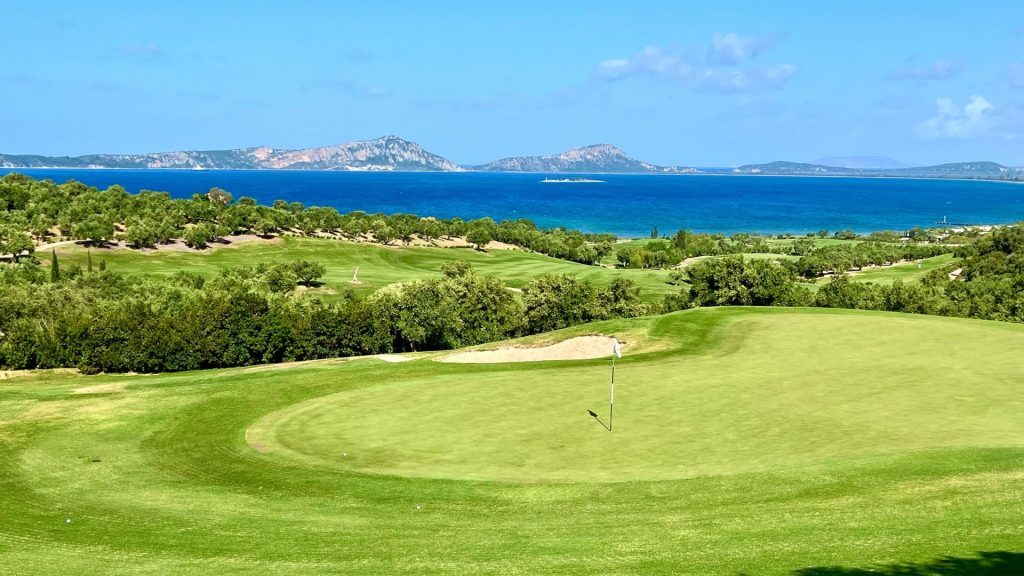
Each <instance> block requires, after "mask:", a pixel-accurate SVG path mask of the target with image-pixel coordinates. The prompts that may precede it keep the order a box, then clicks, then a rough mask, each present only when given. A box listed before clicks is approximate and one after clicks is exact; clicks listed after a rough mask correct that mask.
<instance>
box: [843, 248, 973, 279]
mask: <svg viewBox="0 0 1024 576" xmlns="http://www.w3.org/2000/svg"><path fill="white" fill-rule="evenodd" d="M955 261H956V257H955V256H953V255H952V254H941V255H939V256H933V257H931V258H923V259H921V260H916V261H914V262H903V263H900V264H894V265H892V266H885V267H881V268H867V269H865V270H863V271H861V272H857V273H856V274H854V275H852V276H850V279H851V280H855V281H857V282H874V283H876V284H892V283H893V282H895V281H896V280H900V281H902V282H904V283H910V282H920V281H921V279H922V278H924V277H925V275H927V274H928V273H929V272H931V271H932V270H935V269H937V268H942V267H943V266H947V265H949V264H952V263H953V262H955Z"/></svg>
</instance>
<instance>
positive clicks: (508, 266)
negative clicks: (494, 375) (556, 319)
mask: <svg viewBox="0 0 1024 576" xmlns="http://www.w3.org/2000/svg"><path fill="white" fill-rule="evenodd" d="M57 255H58V257H59V258H61V260H62V261H61V264H62V265H67V264H80V265H82V266H84V265H85V262H86V249H85V248H83V247H81V246H64V247H61V248H58V249H57ZM40 259H41V260H45V261H46V264H47V265H48V261H49V255H48V253H46V252H43V253H41V254H40ZM92 259H93V265H94V266H98V265H99V262H100V261H101V260H104V261H106V263H107V267H108V269H109V270H111V271H117V272H123V273H130V274H154V275H170V274H173V273H174V272H177V271H179V270H189V271H192V272H196V273H198V274H201V275H204V276H207V277H209V276H213V275H215V274H217V272H219V271H220V270H222V269H224V268H227V267H230V266H239V265H250V264H254V263H257V262H287V261H293V260H300V259H306V260H316V261H319V262H321V263H322V264H324V266H325V267H326V268H327V273H326V275H325V276H324V278H323V284H324V287H323V288H322V289H320V290H319V293H320V294H321V295H322V296H323V297H324V299H325V300H330V299H332V298H333V297H336V296H337V293H339V292H340V291H342V290H344V289H345V288H349V287H351V288H353V289H355V291H356V292H361V293H363V294H368V293H370V292H372V291H374V290H377V289H379V288H382V287H384V286H386V285H388V284H393V283H396V282H409V281H412V280H416V279H420V278H426V277H430V276H439V275H440V274H441V271H440V269H441V265H442V264H443V263H445V262H451V261H454V260H466V261H468V262H470V263H472V264H473V266H474V267H476V268H477V270H478V271H479V272H481V273H484V274H493V275H495V276H498V277H500V278H502V279H503V280H505V281H506V282H507V283H508V285H509V286H511V287H514V288H522V287H523V286H524V285H525V284H527V283H528V282H529V281H530V280H532V279H534V278H536V277H537V276H539V275H541V274H548V273H552V274H573V275H575V276H577V277H579V278H581V279H586V280H590V281H592V282H594V283H595V284H596V285H599V286H607V285H608V284H609V283H611V281H612V280H614V279H615V278H618V277H623V276H624V277H627V278H630V279H632V280H634V281H635V282H636V283H637V284H638V285H639V286H640V287H641V289H642V293H643V295H644V297H645V298H647V299H648V300H651V301H660V300H661V299H662V297H663V296H664V295H665V294H669V293H673V292H677V291H678V290H679V289H678V287H675V286H672V285H670V284H668V272H667V271H665V270H612V269H609V268H604V267H600V266H587V265H584V264H576V263H574V262H569V261H566V260H559V259H557V258H551V257H548V256H544V255H542V254H535V253H528V252H523V251H519V250H491V251H488V252H482V251H479V250H473V249H470V248H433V247H403V248H390V247H384V246H380V245H377V244H360V243H353V242H345V241H340V240H329V239H316V238H296V237H284V238H282V239H281V242H280V243H270V242H251V243H246V244H241V245H239V246H237V247H220V248H210V249H207V250H204V251H202V252H196V251H172V250H163V251H137V250H127V249H92ZM356 266H358V267H359V280H360V281H361V282H362V284H358V285H353V284H351V283H350V280H351V279H352V272H353V270H354V269H355V267H356Z"/></svg>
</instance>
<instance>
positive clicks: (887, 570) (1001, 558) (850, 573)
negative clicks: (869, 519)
mask: <svg viewBox="0 0 1024 576" xmlns="http://www.w3.org/2000/svg"><path fill="white" fill-rule="evenodd" d="M869 575H870V576H1011V575H1024V553H1019V552H1003V551H1000V552H979V553H978V556H977V557H976V558H957V557H954V556H944V557H942V558H939V559H936V560H932V561H929V562H923V563H915V564H882V565H878V566H871V567H868V568H843V567H841V566H820V567H811V568H802V569H800V570H796V571H795V572H793V576H869Z"/></svg>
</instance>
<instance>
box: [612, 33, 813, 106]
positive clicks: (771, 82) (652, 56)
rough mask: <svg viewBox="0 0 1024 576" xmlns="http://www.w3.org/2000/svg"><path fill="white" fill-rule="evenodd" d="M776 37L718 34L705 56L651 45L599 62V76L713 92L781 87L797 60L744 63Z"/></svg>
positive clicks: (791, 74) (792, 73)
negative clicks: (648, 79) (655, 81)
mask: <svg viewBox="0 0 1024 576" xmlns="http://www.w3.org/2000/svg"><path fill="white" fill-rule="evenodd" d="M773 42H774V41H772V40H769V39H764V38H755V37H744V36H739V35H737V34H735V33H730V34H716V35H715V36H714V37H713V38H712V42H711V45H710V47H709V48H708V50H707V56H706V57H705V58H700V57H696V58H695V57H693V56H692V55H691V54H688V53H685V52H683V51H681V50H678V49H672V48H660V47H658V46H648V47H646V48H644V49H643V50H641V51H640V52H638V53H636V54H634V55H633V56H629V57H625V58H610V59H607V60H604V61H602V62H601V63H600V64H599V65H598V66H597V71H596V76H597V77H598V78H600V79H601V80H606V81H614V80H620V79H623V78H627V77H629V76H634V75H646V76H650V77H654V78H658V79H662V80H667V81H671V82H674V83H676V84H678V85H680V86H683V87H686V88H689V89H692V90H700V91H711V92H725V93H729V92H756V91H760V90H769V89H774V88H779V87H781V86H782V85H783V84H785V83H786V82H787V81H788V80H789V79H790V78H792V77H793V76H794V75H795V74H796V72H797V68H796V66H794V65H793V64H778V65H771V66H749V65H743V64H744V63H745V62H746V61H747V60H749V59H751V58H753V57H755V56H757V55H758V54H760V53H761V52H763V51H764V50H766V49H767V48H769V47H770V46H771V44H772V43H773Z"/></svg>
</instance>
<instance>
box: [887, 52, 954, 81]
mask: <svg viewBox="0 0 1024 576" xmlns="http://www.w3.org/2000/svg"><path fill="white" fill-rule="evenodd" d="M963 69H964V61H963V59H961V58H954V59H951V60H936V61H934V62H932V63H931V64H929V65H927V66H916V67H915V66H907V67H905V68H899V69H897V70H893V71H891V72H889V73H888V74H887V75H886V76H885V78H886V80H917V81H920V82H927V81H929V80H948V79H949V78H952V77H954V76H956V75H957V74H959V73H960V72H961V71H963Z"/></svg>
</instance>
